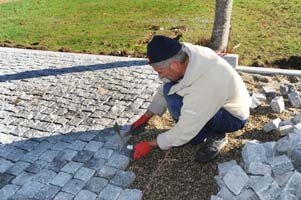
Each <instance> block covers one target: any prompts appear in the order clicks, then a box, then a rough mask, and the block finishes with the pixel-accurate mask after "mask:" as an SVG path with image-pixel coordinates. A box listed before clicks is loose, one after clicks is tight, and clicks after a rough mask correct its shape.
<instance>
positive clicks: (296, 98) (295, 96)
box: [288, 92, 301, 108]
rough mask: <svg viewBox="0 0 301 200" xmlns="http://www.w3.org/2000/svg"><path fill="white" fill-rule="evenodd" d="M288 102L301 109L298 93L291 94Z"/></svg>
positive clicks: (300, 99)
mask: <svg viewBox="0 0 301 200" xmlns="http://www.w3.org/2000/svg"><path fill="white" fill-rule="evenodd" d="M288 100H289V102H290V103H291V105H292V106H293V107H294V108H301V98H300V96H299V94H298V93H297V92H292V93H289V94H288Z"/></svg>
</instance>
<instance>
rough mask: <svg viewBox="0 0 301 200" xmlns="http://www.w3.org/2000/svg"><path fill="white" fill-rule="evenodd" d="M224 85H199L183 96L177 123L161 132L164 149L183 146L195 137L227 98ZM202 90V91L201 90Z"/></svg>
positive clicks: (158, 138)
mask: <svg viewBox="0 0 301 200" xmlns="http://www.w3.org/2000/svg"><path fill="white" fill-rule="evenodd" d="M225 90H227V89H225V88H224V87H223V86H221V87H220V86H218V85H215V86H213V87H208V85H207V86H206V85H205V86H204V85H203V86H200V85H199V86H198V89H192V91H188V92H187V94H186V95H184V97H183V106H182V109H181V115H180V118H179V121H178V122H177V124H176V125H175V126H174V127H173V128H171V129H170V130H169V131H166V132H164V133H161V134H160V135H158V137H157V142H158V145H159V147H160V149H162V150H167V149H169V148H171V147H172V146H181V145H183V144H185V143H187V142H189V141H190V140H191V139H193V138H194V137H195V136H196V135H197V134H198V133H199V131H200V130H201V129H202V128H203V127H204V126H205V124H206V123H207V122H208V121H209V120H210V119H211V118H212V117H213V116H214V115H215V114H216V113H217V111H218V110H219V109H220V108H221V107H222V106H223V104H224V103H225V102H226V100H227V91H225ZM200 91H202V92H200Z"/></svg>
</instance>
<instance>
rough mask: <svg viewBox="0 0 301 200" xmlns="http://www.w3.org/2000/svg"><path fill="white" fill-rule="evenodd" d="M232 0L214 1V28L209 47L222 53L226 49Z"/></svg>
mask: <svg viewBox="0 0 301 200" xmlns="http://www.w3.org/2000/svg"><path fill="white" fill-rule="evenodd" d="M232 4H233V0H215V17H214V27H213V30H212V35H211V40H210V47H211V48H212V49H213V50H215V51H217V52H222V51H224V50H225V49H226V48H227V43H228V38H229V32H230V21H231V12H232Z"/></svg>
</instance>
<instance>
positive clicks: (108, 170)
mask: <svg viewBox="0 0 301 200" xmlns="http://www.w3.org/2000/svg"><path fill="white" fill-rule="evenodd" d="M117 171H118V169H116V168H114V167H110V166H106V165H105V166H103V167H102V168H101V169H100V170H99V171H98V172H97V176H100V177H103V178H108V179H110V178H112V177H113V176H114V175H115V174H116V172H117Z"/></svg>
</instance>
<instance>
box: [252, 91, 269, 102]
mask: <svg viewBox="0 0 301 200" xmlns="http://www.w3.org/2000/svg"><path fill="white" fill-rule="evenodd" d="M252 97H256V99H258V100H259V101H266V100H267V97H266V96H265V95H264V94H261V93H255V92H254V93H253V94H252Z"/></svg>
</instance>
